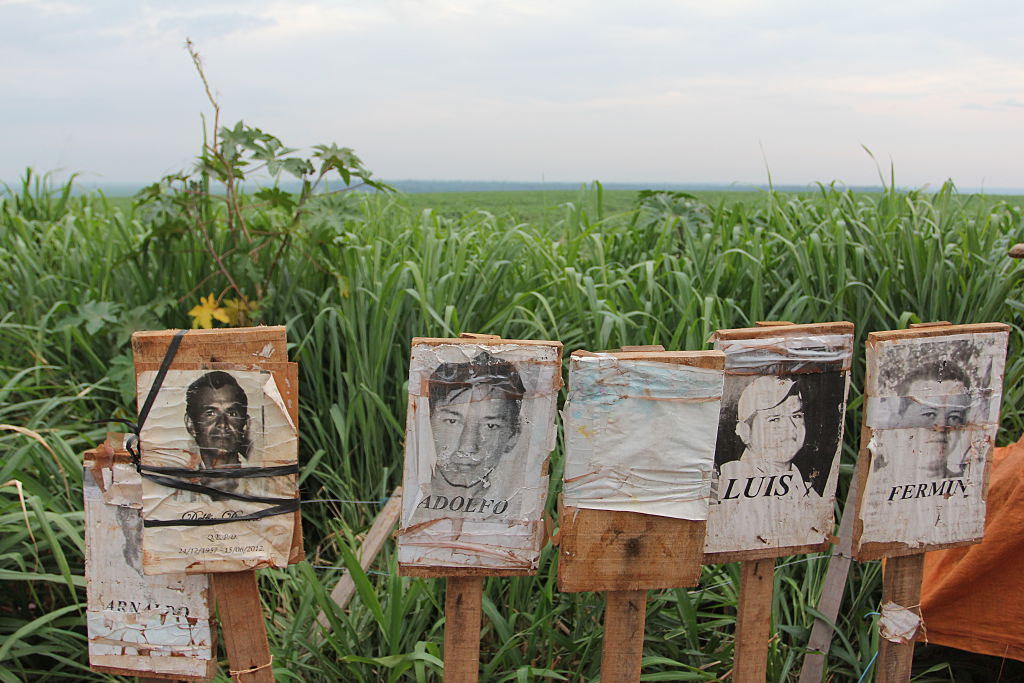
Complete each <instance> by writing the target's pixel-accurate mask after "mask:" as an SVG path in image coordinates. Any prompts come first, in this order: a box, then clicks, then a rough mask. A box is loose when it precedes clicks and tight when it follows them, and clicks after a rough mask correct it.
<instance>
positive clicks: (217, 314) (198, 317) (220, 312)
mask: <svg viewBox="0 0 1024 683" xmlns="http://www.w3.org/2000/svg"><path fill="white" fill-rule="evenodd" d="M188 314H189V315H190V316H192V318H193V320H192V327H202V328H203V329H210V328H211V327H213V319H214V318H216V319H217V320H219V321H221V322H222V323H230V322H231V319H230V318H228V313H227V311H225V310H224V309H223V308H221V307H220V306H218V305H217V300H216V299H214V298H213V294H211V295H210V296H201V297H199V305H198V306H194V307H193V308H192V310H191V311H189V312H188Z"/></svg>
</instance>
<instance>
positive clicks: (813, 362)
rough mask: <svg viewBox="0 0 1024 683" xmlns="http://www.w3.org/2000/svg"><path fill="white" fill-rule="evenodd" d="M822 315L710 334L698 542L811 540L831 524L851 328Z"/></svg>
mask: <svg viewBox="0 0 1024 683" xmlns="http://www.w3.org/2000/svg"><path fill="white" fill-rule="evenodd" d="M828 325H829V326H831V327H834V328H837V329H835V330H834V331H833V330H827V331H826V332H822V331H819V330H809V331H805V330H803V329H801V328H800V326H792V327H783V328H779V329H778V332H777V334H773V335H769V336H765V333H763V332H760V331H759V330H756V329H755V330H752V331H751V334H752V335H754V336H752V337H751V338H744V337H743V333H744V330H735V331H732V332H734V333H736V334H734V335H733V336H731V337H727V338H724V339H718V340H716V344H715V347H716V348H718V349H721V350H722V351H724V352H725V358H726V360H725V373H726V374H725V387H724V390H723V393H722V410H721V413H720V415H719V422H718V440H717V446H716V449H715V473H714V480H713V485H712V495H711V509H710V511H709V515H708V536H707V539H708V540H707V544H706V548H705V550H706V552H709V553H724V552H741V551H753V550H767V549H770V548H773V547H778V548H786V547H801V546H809V545H814V544H818V543H822V542H823V541H824V539H825V538H826V537H827V535H828V533H830V532H831V524H832V521H831V520H832V516H833V500H834V497H835V489H836V484H837V481H838V471H839V455H840V451H841V449H842V439H843V421H844V419H845V415H846V397H847V391H848V387H849V377H850V362H851V359H852V353H853V335H852V325H850V324H849V323H831V324H828ZM773 332H774V330H773Z"/></svg>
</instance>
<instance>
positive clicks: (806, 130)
mask: <svg viewBox="0 0 1024 683" xmlns="http://www.w3.org/2000/svg"><path fill="white" fill-rule="evenodd" d="M1022 31H1024V3H1020V2H1019V1H1015V0H1008V1H1005V2H1000V1H992V2H986V1H975V2H971V3H968V2H965V1H960V2H952V1H946V0H915V1H897V0H887V1H884V2H881V1H875V0H861V1H860V2H844V3H839V2H822V1H821V0H814V1H802V0H801V1H796V0H773V1H769V0H761V1H760V2H754V1H745V0H693V1H691V0H676V1H674V2H668V1H664V2H658V1H653V0H652V1H648V0H633V1H632V2H601V1H599V0H590V1H582V0H517V1H515V2H506V1H504V0H451V1H448V0H422V1H414V0H361V1H360V2H348V1H342V0H338V1H335V2H328V1H326V0H325V1H322V2H316V1H314V2H303V1H302V0H297V1H291V2H283V1H282V2H272V1H265V0H245V2H241V1H239V2H235V1H232V0H204V1H203V2H190V1H184V0H183V1H179V2H167V1H166V0H162V1H161V2H138V1H130V0H121V1H116V0H109V1H95V2H84V1H79V0H74V1H72V0H0V60H2V63H3V64H4V65H5V67H4V68H3V69H2V70H0V84H2V87H3V90H2V92H3V96H2V99H0V102H2V106H0V144H2V147H0V149H2V152H0V179H3V180H7V181H11V180H16V179H17V178H18V177H19V176H20V175H21V173H22V172H23V170H24V168H25V167H26V166H29V165H31V166H33V167H35V168H37V169H38V170H51V169H58V168H59V169H66V170H67V171H76V172H79V173H81V174H82V177H83V178H85V179H87V180H90V181H92V182H101V183H102V182H115V181H132V182H150V181H153V180H156V179H157V178H159V177H160V176H161V175H163V174H165V173H170V172H174V171H178V170H181V169H183V168H187V167H188V166H189V164H190V162H191V159H192V158H193V157H194V156H195V154H196V152H197V151H198V148H199V145H200V143H201V140H202V137H201V136H202V133H201V125H202V124H201V119H200V115H201V114H203V113H209V111H210V108H209V106H208V104H207V102H206V101H205V97H204V94H203V91H202V86H201V83H200V81H199V79H198V77H197V76H196V73H195V70H194V69H193V66H192V64H191V61H190V60H189V57H188V54H187V53H186V52H185V50H184V48H183V44H184V42H185V38H186V37H190V38H191V39H192V40H193V41H194V42H195V43H196V45H197V47H198V49H199V51H200V52H201V53H202V56H203V59H204V63H205V67H206V73H207V77H208V78H209V80H210V82H211V84H212V85H213V86H214V87H215V89H216V91H217V92H218V93H219V98H220V101H221V106H222V109H223V117H224V118H223V120H222V123H234V122H235V121H237V120H239V119H244V120H245V121H246V122H247V123H250V124H252V125H256V126H259V127H260V128H262V129H263V130H265V131H267V132H269V133H272V134H274V135H277V136H278V137H280V138H281V139H282V141H283V142H284V143H285V144H287V145H290V146H293V147H309V146H310V145H314V144H317V143H327V142H337V143H338V144H340V145H346V146H350V147H353V148H355V150H356V152H357V153H358V154H359V155H360V156H361V157H362V159H363V161H364V162H365V163H366V165H367V166H368V167H369V168H370V169H372V170H373V171H374V173H375V174H376V175H377V176H381V177H384V178H388V179H469V180H525V181H540V180H542V179H544V180H548V181H588V180H592V179H598V180H602V181H605V182H619V181H622V182H684V183H685V182H721V183H730V182H740V183H747V182H754V183H763V182H765V181H766V180H767V178H768V172H769V170H770V172H771V175H772V179H773V180H774V181H775V182H776V183H780V184H789V183H799V184H802V183H809V182H815V181H822V182H828V181H832V180H838V181H841V182H844V183H847V184H850V185H856V184H877V183H878V171H877V170H876V166H875V163H874V162H873V161H872V160H871V158H870V157H869V156H868V154H867V153H866V152H865V151H864V149H863V147H867V148H869V149H870V150H871V151H872V152H873V153H874V155H875V157H876V158H877V160H878V162H879V164H880V165H881V166H882V170H883V172H884V174H885V175H886V177H888V173H889V164H890V161H891V162H892V163H893V164H894V165H895V171H896V180H897V183H898V184H900V185H905V186H917V187H920V186H924V185H929V186H931V187H933V188H934V187H936V186H938V185H939V184H941V183H942V181H943V180H945V179H946V178H952V179H953V180H954V181H955V182H957V184H958V185H960V186H961V187H965V188H966V187H984V188H987V189H995V188H1024V39H1022V38H1021V34H1022ZM862 146H863V147H862Z"/></svg>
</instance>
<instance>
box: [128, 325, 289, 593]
mask: <svg viewBox="0 0 1024 683" xmlns="http://www.w3.org/2000/svg"><path fill="white" fill-rule="evenodd" d="M175 332H176V331H175V330H167V331H161V332H137V333H135V334H134V335H133V336H132V345H133V350H134V352H135V363H136V376H137V380H138V383H139V405H140V408H141V405H142V403H143V402H144V401H145V399H146V397H147V395H148V393H149V387H150V386H151V384H152V382H153V381H154V377H155V375H156V370H157V369H158V368H159V366H160V364H161V362H162V361H163V358H164V355H165V353H166V351H167V348H168V345H169V344H170V342H171V339H172V338H173V337H174V334H175ZM229 399H230V400H229ZM228 403H230V404H231V405H230V407H227V406H228ZM239 406H240V408H239ZM204 408H205V409H206V410H207V412H209V413H210V414H214V413H215V415H214V417H209V416H200V414H199V412H197V411H199V410H200V409H204ZM220 408H223V410H220ZM230 411H235V412H236V413H240V414H234V415H230V414H229V413H230ZM297 419H298V370H297V366H296V365H295V364H294V363H288V362H287V345H286V340H285V330H284V328H283V327H275V328H260V327H257V328H237V329H225V330H193V331H189V332H188V333H187V334H186V335H185V336H184V337H183V338H182V341H181V345H180V347H179V349H178V351H177V354H176V355H175V358H174V361H173V363H172V364H171V366H170V371H169V372H168V373H167V376H166V378H165V379H164V381H163V384H162V386H161V390H160V394H159V395H158V397H157V400H156V402H155V403H154V406H153V410H152V412H151V413H150V416H149V417H148V419H147V420H146V423H145V425H144V426H143V429H142V458H143V464H144V465H149V466H162V467H184V468H186V469H195V468H197V467H207V468H219V467H225V468H231V467H238V466H243V467H244V466H250V467H269V466H276V465H287V464H293V463H295V462H296V461H297V443H298V442H297V438H298V437H297ZM222 423H223V424H222ZM228 441H230V442H231V443H230V444H229V443H227V442H228ZM296 480H297V476H296V475H286V476H281V477H272V478H266V477H260V478H251V479H225V480H210V479H205V478H196V480H195V481H194V482H193V483H200V484H205V485H208V486H211V487H214V488H218V487H219V488H224V489H225V490H231V491H233V492H236V493H243V494H246V495H253V496H265V497H268V498H296V497H297V496H298V492H297V488H296ZM214 498H215V497H211V496H210V495H207V494H205V493H196V492H191V491H180V490H175V489H172V488H168V487H166V486H162V485H160V484H158V483H155V482H152V481H151V480H149V479H144V480H143V507H144V509H143V516H144V517H145V518H146V520H147V521H150V520H174V519H185V520H188V519H196V518H211V517H216V518H231V517H232V516H238V515H245V514H251V513H254V512H258V511H259V510H262V509H265V508H267V507H270V504H268V503H261V502H252V501H237V500H234V499H230V498H227V497H222V496H218V497H216V498H217V499H214ZM143 547H144V554H143V564H144V566H145V568H146V572H147V573H158V572H165V571H166V572H171V573H176V572H182V571H184V572H186V573H210V572H233V571H240V570H244V569H254V568H259V567H265V566H274V567H281V566H285V565H286V564H288V563H290V562H297V561H300V560H301V559H302V536H301V521H300V517H299V512H298V511H296V512H294V513H288V514H282V515H274V516H269V517H265V518H263V519H259V520H251V521H239V522H230V523H225V524H217V525H213V526H177V525H175V526H157V527H150V526H147V527H146V529H145V531H144V534H143Z"/></svg>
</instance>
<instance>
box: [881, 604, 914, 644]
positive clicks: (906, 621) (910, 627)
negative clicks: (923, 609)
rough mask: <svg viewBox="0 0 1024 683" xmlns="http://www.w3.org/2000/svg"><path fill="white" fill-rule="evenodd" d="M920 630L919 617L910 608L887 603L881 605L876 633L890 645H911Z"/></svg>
mask: <svg viewBox="0 0 1024 683" xmlns="http://www.w3.org/2000/svg"><path fill="white" fill-rule="evenodd" d="M919 628H921V617H920V615H918V614H917V613H916V612H914V611H913V610H911V609H910V608H907V607H903V606H902V605H897V604H896V603H895V602H887V603H885V604H884V605H882V616H881V617H880V618H879V619H878V633H879V635H881V636H882V637H883V638H885V639H886V640H888V641H889V642H892V643H904V644H905V643H912V642H914V637H915V636H917V631H918V629H919Z"/></svg>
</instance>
